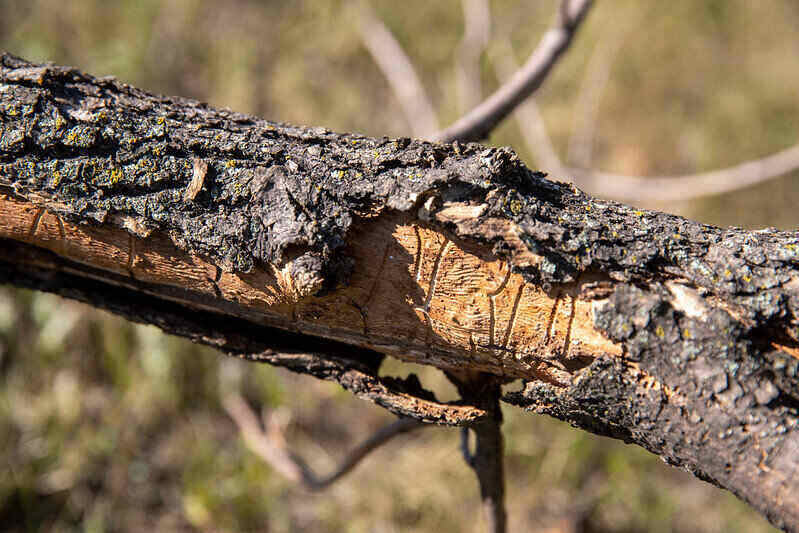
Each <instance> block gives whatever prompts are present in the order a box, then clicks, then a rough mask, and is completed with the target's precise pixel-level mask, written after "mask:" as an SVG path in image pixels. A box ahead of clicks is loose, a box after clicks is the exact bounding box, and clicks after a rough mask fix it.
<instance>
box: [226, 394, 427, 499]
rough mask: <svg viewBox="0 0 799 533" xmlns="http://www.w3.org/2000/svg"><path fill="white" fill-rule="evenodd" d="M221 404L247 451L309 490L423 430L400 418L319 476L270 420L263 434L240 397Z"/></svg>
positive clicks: (229, 397)
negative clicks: (400, 438) (393, 441)
mask: <svg viewBox="0 0 799 533" xmlns="http://www.w3.org/2000/svg"><path fill="white" fill-rule="evenodd" d="M222 405H223V406H224V408H225V410H226V411H227V413H228V414H229V415H230V417H231V418H232V419H233V421H234V422H235V423H236V426H238V428H239V431H240V432H241V436H242V438H243V439H244V443H245V444H246V445H247V447H248V448H249V449H250V451H252V452H253V453H254V454H256V455H257V456H258V457H260V458H261V459H263V460H264V461H265V462H267V463H268V464H269V465H270V466H271V467H272V468H274V469H275V470H277V471H278V472H280V474H282V475H283V476H284V477H286V478H287V479H289V480H291V481H293V482H295V483H299V484H300V485H302V486H303V487H304V488H306V489H307V490H313V491H319V490H324V489H326V488H327V487H329V486H330V485H332V484H333V483H335V482H336V481H338V480H339V479H341V478H342V477H344V476H345V475H347V474H348V473H349V472H350V471H352V469H353V468H355V467H356V466H357V465H358V463H360V462H361V460H362V459H364V458H365V457H366V456H367V455H369V453H371V452H372V451H374V450H375V449H377V448H379V447H380V446H382V445H383V444H385V443H387V442H388V441H390V440H391V439H392V438H394V437H396V436H398V435H402V434H405V433H409V432H411V431H414V430H416V429H420V428H422V427H425V426H424V424H421V423H419V422H418V421H416V420H413V419H410V418H400V419H399V420H397V421H395V422H393V423H391V424H389V425H387V426H385V427H383V428H382V429H380V430H379V431H377V432H376V433H375V434H374V435H372V436H371V437H369V438H368V439H367V440H365V441H364V442H362V443H361V444H359V445H358V446H356V447H355V448H354V449H353V450H352V451H350V453H349V454H347V457H346V458H345V459H344V460H343V461H342V462H341V463H340V464H339V465H338V466H337V467H336V469H335V470H333V472H331V473H330V474H328V475H327V476H323V477H320V476H318V475H317V474H316V473H314V472H313V470H311V468H310V466H308V464H307V463H306V462H305V461H304V460H302V459H301V458H300V457H298V456H297V455H295V454H294V453H292V452H291V451H289V450H287V449H286V445H285V441H284V439H283V435H282V431H281V430H280V428H279V427H278V426H277V423H276V422H275V421H274V420H271V419H270V424H269V425H268V426H267V430H266V431H263V430H262V429H261V427H260V424H259V423H258V417H257V416H256V415H255V413H254V412H253V410H252V409H251V408H250V406H248V405H247V402H246V401H245V400H244V398H242V397H241V395H240V394H235V393H229V394H227V395H226V396H225V397H224V398H223V399H222Z"/></svg>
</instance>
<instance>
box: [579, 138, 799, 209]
mask: <svg viewBox="0 0 799 533" xmlns="http://www.w3.org/2000/svg"><path fill="white" fill-rule="evenodd" d="M797 169H799V144H797V145H795V146H791V147H790V148H786V149H785V150H781V151H779V152H777V153H775V154H772V155H769V156H766V157H763V158H762V159H754V160H750V161H746V162H744V163H741V164H740V165H735V166H732V167H728V168H724V169H720V170H713V171H710V172H700V173H698V174H688V175H683V176H650V177H637V176H625V175H622V174H614V173H611V172H600V171H596V170H587V171H586V170H581V169H577V168H571V169H569V170H568V172H569V173H571V174H573V175H574V176H576V177H577V178H578V179H579V183H580V185H581V186H583V187H585V189H586V190H588V192H591V193H594V194H599V195H602V196H605V197H608V198H613V199H616V200H621V201H627V202H652V201H659V202H673V201H685V200H692V199H695V198H701V197H703V196H712V195H714V194H723V193H727V192H732V191H737V190H739V189H744V188H746V187H752V186H754V185H757V184H759V183H763V182H764V181H767V180H770V179H773V178H777V177H779V176H783V175H785V174H788V173H790V172H794V171H796V170H797Z"/></svg>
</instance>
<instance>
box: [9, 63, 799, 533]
mask: <svg viewBox="0 0 799 533" xmlns="http://www.w3.org/2000/svg"><path fill="white" fill-rule="evenodd" d="M0 116H1V117H2V130H3V131H2V137H1V138H0V212H2V217H0V282H2V283H9V284H13V285H18V286H24V287H29V288H35V289H38V290H46V291H51V292H55V293H58V294H61V295H64V296H67V297H72V298H78V299H81V300H84V301H88V302H89V303H91V304H93V305H96V306H99V307H102V308H105V309H109V310H111V311H113V312H116V313H119V314H122V315H123V316H126V317H128V318H131V319H133V320H138V321H141V322H146V323H151V324H155V325H157V326H159V327H161V328H162V329H164V330H165V331H167V332H169V333H172V334H176V335H181V336H184V337H188V338H190V339H193V340H195V341H197V342H203V343H205V344H209V345H211V346H215V347H217V348H218V349H220V350H222V351H224V352H227V353H231V354H234V355H237V356H240V357H247V358H250V359H254V360H259V361H264V362H269V363H273V364H279V365H283V366H286V367H289V368H291V369H294V370H297V371H302V372H306V373H309V374H312V375H315V376H317V377H320V378H322V379H331V380H335V381H337V382H338V383H340V384H342V386H344V387H346V388H347V389H348V390H351V391H353V392H354V393H356V394H358V395H360V396H362V397H365V398H368V399H371V400H372V401H375V402H377V403H378V404H380V405H383V406H385V407H387V408H389V409H391V410H392V411H394V412H396V413H398V414H400V415H402V416H408V417H414V418H417V419H421V420H424V421H430V422H437V423H445V424H455V425H467V426H475V425H477V424H481V423H484V422H485V423H487V422H488V421H489V420H490V419H491V417H492V416H495V414H494V413H492V409H489V408H488V407H487V406H485V405H484V404H483V402H482V397H481V398H480V400H481V401H479V402H478V401H477V399H476V398H478V397H479V396H480V395H475V396H472V397H471V398H469V397H467V396H464V399H463V400H462V401H461V402H454V403H450V404H442V403H440V402H437V401H436V400H435V398H434V397H433V396H432V394H430V393H429V392H427V391H425V390H424V389H423V388H422V386H421V384H420V383H418V381H417V380H415V378H409V379H406V380H398V379H392V378H389V377H385V376H380V375H379V368H380V363H381V360H382V358H383V357H384V356H392V357H397V358H401V359H404V360H407V361H411V362H416V363H421V364H427V365H433V366H436V367H438V368H441V369H443V370H445V371H447V372H450V373H460V374H463V373H466V374H477V375H480V376H483V377H482V378H480V380H478V381H479V382H480V383H483V384H499V383H504V382H509V381H511V380H515V379H519V378H521V379H522V380H524V382H525V386H524V388H523V389H522V390H520V391H517V392H515V393H512V394H508V395H506V397H505V398H504V399H505V401H508V402H510V403H512V404H515V405H519V406H522V407H524V408H526V409H530V410H533V411H536V412H541V413H547V414H550V415H551V416H555V417H557V418H560V419H563V420H567V421H569V422H570V423H572V424H574V425H576V426H578V427H583V428H585V429H587V430H589V431H593V432H595V433H599V434H602V435H608V436H611V437H614V438H619V439H623V440H625V441H626V442H631V443H635V444H638V445H640V446H643V447H645V448H646V449H648V450H650V451H652V452H653V453H656V454H658V455H659V456H661V457H662V458H664V460H666V461H668V462H670V463H671V464H674V465H678V466H680V467H683V468H687V469H689V470H690V471H692V472H694V473H695V474H696V475H697V476H698V477H700V478H701V479H705V480H708V481H710V482H712V483H715V484H717V485H719V486H721V487H725V488H727V489H729V490H731V491H733V492H734V493H735V494H737V495H739V496H740V497H742V498H743V499H745V500H746V501H748V502H749V503H751V504H752V505H753V506H754V507H756V508H757V509H758V510H760V512H762V513H763V514H764V515H766V516H767V517H768V518H769V519H770V520H771V521H772V522H773V523H774V524H775V525H777V526H778V527H782V528H785V529H788V530H792V531H797V530H799V505H798V504H797V502H796V499H795V498H792V497H791V496H790V495H792V494H794V493H796V492H797V490H799V453H797V450H799V393H797V391H799V240H798V239H797V237H796V234H795V232H780V231H776V230H761V231H751V232H750V231H744V230H741V229H736V228H728V229H722V228H715V227H712V226H707V225H702V224H698V223H695V222H691V221H688V220H685V219H682V218H679V217H675V216H671V215H668V214H665V213H658V212H653V211H643V210H639V209H635V208H631V207H627V206H624V205H620V204H616V203H613V202H606V201H599V200H596V199H594V198H591V197H590V196H587V195H585V194H584V193H582V192H581V191H579V190H577V189H575V188H573V187H571V186H569V185H565V184H560V183H556V182H550V181H548V180H546V179H545V178H544V177H543V175H542V174H540V173H536V172H532V171H530V170H529V169H527V168H526V167H524V165H522V163H521V162H520V161H519V159H518V157H517V156H516V155H515V154H514V153H513V152H512V151H510V150H508V149H505V148H487V147H483V146H479V145H477V144H468V145H463V146H459V145H450V146H445V145H441V144H435V143H427V142H420V141H411V140H408V139H397V140H391V139H370V138H367V137H362V136H357V135H350V134H336V133H333V132H330V131H327V130H324V129H319V128H317V129H308V128H299V127H293V126H287V125H281V124H275V123H271V122H268V121H265V120H260V119H256V118H254V117H249V116H245V115H241V114H237V113H233V112H231V111H220V110H215V109H212V108H209V107H208V106H206V105H203V104H200V103H198V102H194V101H190V100H185V99H180V98H167V97H163V96H155V95H151V94H148V93H146V92H144V91H141V90H139V89H136V88H133V87H130V86H127V85H123V84H120V83H117V82H115V81H113V80H110V79H107V78H104V79H96V78H93V77H91V76H88V75H86V74H83V73H81V72H80V71H78V70H75V69H71V68H65V67H56V66H52V65H35V64H31V63H27V62H25V61H23V60H20V59H17V58H13V57H11V56H7V55H3V56H0ZM198 159H201V160H202V161H203V162H204V163H205V165H199V164H198V165H195V164H194V162H195V160H198ZM192 183H193V184H194V185H193V188H192V194H189V195H186V194H185V191H186V189H187V187H189V185H190V184H192ZM195 192H196V194H195ZM497 386H498V385H497ZM485 397H486V398H490V397H491V396H490V395H488V394H487V395H486V396H485ZM486 438H489V436H488V435H487V436H486Z"/></svg>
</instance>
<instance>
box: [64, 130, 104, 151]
mask: <svg viewBox="0 0 799 533" xmlns="http://www.w3.org/2000/svg"><path fill="white" fill-rule="evenodd" d="M96 141H97V130H96V129H95V128H93V127H92V126H73V127H72V128H70V129H69V130H67V132H66V133H65V134H64V136H63V137H62V139H61V142H62V143H63V144H64V146H72V147H74V148H88V147H90V146H93V145H94V143H95V142H96Z"/></svg>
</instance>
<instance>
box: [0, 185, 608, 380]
mask: <svg viewBox="0 0 799 533" xmlns="http://www.w3.org/2000/svg"><path fill="white" fill-rule="evenodd" d="M43 205H45V206H46V204H43ZM0 212H2V213H4V216H3V218H2V219H0V238H6V239H14V240H18V241H21V242H26V243H28V244H32V245H34V246H37V247H40V248H44V249H47V250H50V251H52V252H54V253H56V254H58V255H60V256H61V257H64V258H66V259H69V260H72V261H74V262H75V263H79V264H83V265H88V266H91V267H93V268H94V269H101V270H105V271H108V272H113V273H114V274H118V275H121V276H123V279H122V280H121V281H120V280H116V279H115V280H111V279H109V278H105V281H106V282H108V283H122V284H125V285H128V286H135V282H136V281H138V282H144V283H147V284H148V285H149V286H148V287H147V288H146V289H143V290H146V291H147V292H150V293H153V294H158V295H167V294H168V296H166V297H168V298H170V299H172V300H174V301H176V302H179V303H181V304H183V305H186V306H187V307H189V308H196V309H202V310H206V311H217V312H220V313H225V314H230V315H234V316H238V317H241V318H246V319H248V320H250V321H252V322H255V323H259V324H263V325H267V326H273V327H279V328H283V329H288V330H293V331H297V332H300V333H305V334H309V335H318V336H322V337H326V338H330V339H335V340H339V341H343V342H347V343H350V344H355V345H358V346H362V347H365V348H370V349H373V350H376V351H380V352H383V353H386V354H389V355H393V356H396V357H399V358H402V359H406V360H409V361H412V362H416V363H422V364H432V365H435V366H438V367H441V368H444V369H457V368H462V367H463V365H464V362H468V365H469V366H471V367H472V368H474V369H476V370H483V371H486V372H491V373H493V374H497V375H502V376H506V377H509V378H517V377H523V378H535V377H539V378H543V379H547V380H549V381H553V382H562V383H565V382H567V381H568V379H569V368H573V367H575V366H584V365H586V364H587V363H588V362H590V361H591V360H592V359H593V357H594V356H597V355H601V354H604V353H620V350H619V349H618V346H617V345H614V344H613V343H611V342H610V341H608V340H607V339H605V338H604V337H603V336H602V335H601V334H600V333H599V332H598V331H597V330H596V328H594V326H593V323H592V320H591V305H592V303H591V302H590V301H589V300H586V299H584V298H581V297H580V295H581V292H582V291H583V289H584V288H585V287H586V285H588V282H581V283H568V284H563V285H562V286H559V287H558V288H557V289H554V290H550V291H548V292H547V291H544V290H543V289H541V288H540V287H537V286H535V285H533V284H530V283H527V282H525V281H524V279H523V278H522V276H521V275H519V274H514V273H512V272H511V270H510V268H509V266H508V264H507V263H505V262H502V261H499V260H497V259H492V260H484V259H481V258H480V257H478V256H477V255H475V254H473V253H469V252H468V251H466V250H464V248H463V247H461V246H459V245H458V244H456V242H455V241H453V240H452V239H450V238H448V237H446V236H444V235H443V234H442V233H441V232H439V231H435V230H432V229H430V228H427V227H425V226H423V225H421V224H418V223H414V222H412V221H411V220H410V219H409V217H401V216H397V215H391V216H387V217H377V218H375V219H373V220H366V221H364V222H362V223H361V224H362V227H359V228H358V229H356V230H354V231H353V233H352V236H351V239H350V242H349V243H348V246H349V249H350V250H351V256H350V257H351V258H352V263H353V266H352V273H351V275H350V280H349V282H348V284H347V286H343V287H338V288H336V289H333V290H331V291H329V292H328V293H327V294H325V295H324V296H314V294H315V293H318V291H320V290H321V287H322V281H323V280H322V279H321V278H320V279H318V281H315V280H314V278H311V280H310V281H309V279H308V277H306V276H304V277H299V278H297V277H293V276H292V268H291V267H292V265H291V263H289V264H287V265H285V266H283V268H282V269H281V268H278V267H277V266H275V265H266V266H265V268H254V269H253V270H251V271H250V272H248V273H246V274H245V273H238V272H224V271H223V270H222V269H221V268H220V267H219V266H217V265H215V264H213V263H212V262H210V261H208V260H206V259H203V258H201V257H198V256H195V255H192V254H188V253H186V252H183V251H182V250H180V249H179V248H177V246H176V245H175V244H174V243H173V242H172V240H171V239H170V238H169V237H168V236H167V235H165V234H163V233H161V232H157V231H153V232H151V233H150V234H149V235H148V236H147V237H145V238H139V237H136V236H134V235H132V234H131V233H129V232H128V231H126V230H125V229H123V227H121V226H114V225H113V223H112V224H107V225H97V226H89V225H78V224H73V223H71V222H68V221H67V222H65V221H63V220H62V219H61V218H60V217H59V216H58V215H56V214H54V213H52V212H51V211H49V210H47V208H46V207H42V206H40V205H37V204H34V203H31V202H28V201H26V200H15V199H12V198H10V197H8V196H2V195H0ZM375 250H376V251H378V253H375ZM75 272H80V268H79V267H77V268H75ZM87 275H88V274H87ZM93 275H95V276H97V275H98V274H97V273H94V274H93ZM124 277H127V278H130V280H125V279H124ZM167 289H168V290H167Z"/></svg>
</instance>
